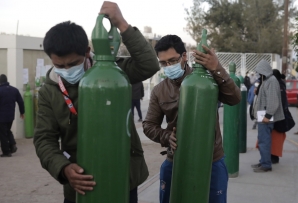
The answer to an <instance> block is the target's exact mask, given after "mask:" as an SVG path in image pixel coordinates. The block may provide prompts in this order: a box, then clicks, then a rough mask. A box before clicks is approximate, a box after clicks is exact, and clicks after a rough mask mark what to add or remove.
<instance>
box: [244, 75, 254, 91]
mask: <svg viewBox="0 0 298 203" xmlns="http://www.w3.org/2000/svg"><path fill="white" fill-rule="evenodd" d="M252 84H253V83H251V82H250V77H249V73H248V71H247V72H246V75H245V77H244V85H245V87H246V89H247V90H249V88H250V86H251V85H252Z"/></svg>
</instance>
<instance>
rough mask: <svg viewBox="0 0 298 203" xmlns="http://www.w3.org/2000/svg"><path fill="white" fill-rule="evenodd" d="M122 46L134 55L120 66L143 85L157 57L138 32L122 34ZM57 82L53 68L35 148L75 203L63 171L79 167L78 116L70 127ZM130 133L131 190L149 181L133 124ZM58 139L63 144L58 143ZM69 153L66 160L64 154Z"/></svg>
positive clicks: (74, 95)
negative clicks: (76, 165) (67, 167)
mask: <svg viewBox="0 0 298 203" xmlns="http://www.w3.org/2000/svg"><path fill="white" fill-rule="evenodd" d="M122 40H123V43H124V44H125V45H126V47H127V49H128V51H129V52H130V54H131V57H129V58H125V59H123V58H119V59H118V60H117V63H118V66H119V67H120V68H121V69H123V70H124V71H125V72H126V74H127V76H128V78H129V79H130V82H131V83H136V82H140V81H143V80H145V79H147V78H149V77H151V76H152V75H153V74H154V73H156V72H157V71H158V70H159V65H158V62H157V58H156V54H155V52H154V50H153V48H152V47H151V45H150V44H149V43H148V42H147V41H146V40H145V38H144V37H143V36H142V34H141V33H140V32H139V30H138V29H137V28H133V27H131V26H129V28H128V29H127V30H126V31H125V32H124V33H122ZM62 80H63V83H64V85H65V88H66V89H67V91H68V94H69V97H70V99H71V100H72V102H73V104H74V106H75V108H76V109H78V83H77V84H74V85H72V84H70V83H68V82H67V81H65V80H64V79H63V78H62ZM57 82H58V78H57V75H56V74H55V73H54V71H53V68H52V69H51V70H49V71H48V73H47V77H46V81H45V84H44V86H42V87H41V88H40V90H39V97H38V112H37V123H36V127H35V131H34V145H35V148H36V154H37V156H38V157H39V159H40V162H41V165H42V167H43V168H44V169H46V170H47V171H48V172H49V173H50V174H51V175H52V176H53V177H54V178H55V179H56V180H58V181H59V182H60V183H61V184H63V185H64V196H65V198H66V199H68V200H70V201H75V190H74V189H73V188H71V186H70V185H69V184H68V181H67V179H66V178H65V177H64V176H63V173H62V170H63V168H64V167H65V166H67V165H68V164H70V163H76V151H77V132H78V130H77V127H78V123H77V116H74V115H72V117H71V121H70V123H69V114H70V112H69V108H68V107H67V105H66V103H65V101H64V98H63V96H62V93H61V91H60V89H59V87H58V83H57ZM132 123H133V126H132V132H131V150H130V151H131V153H130V154H131V156H130V188H131V189H133V188H135V187H137V186H138V185H140V184H141V183H142V182H144V181H145V180H146V178H147V177H148V168H147V165H146V162H145V159H144V155H143V149H142V145H141V142H140V138H139V136H138V134H137V131H136V128H135V125H134V122H132ZM59 138H60V139H61V143H59ZM64 151H65V152H67V154H69V155H70V158H69V159H67V158H66V156H64V155H63V152H64Z"/></svg>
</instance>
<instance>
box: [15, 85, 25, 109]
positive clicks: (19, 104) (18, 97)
mask: <svg viewBox="0 0 298 203" xmlns="http://www.w3.org/2000/svg"><path fill="white" fill-rule="evenodd" d="M16 101H17V103H18V106H19V111H20V114H21V115H24V113H25V106H24V100H23V98H22V96H21V94H20V92H19V90H17V99H16Z"/></svg>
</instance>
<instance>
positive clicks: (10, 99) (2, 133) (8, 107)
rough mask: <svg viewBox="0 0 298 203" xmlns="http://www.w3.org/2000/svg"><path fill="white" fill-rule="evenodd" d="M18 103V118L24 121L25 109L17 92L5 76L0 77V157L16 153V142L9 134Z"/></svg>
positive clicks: (10, 133)
mask: <svg viewBox="0 0 298 203" xmlns="http://www.w3.org/2000/svg"><path fill="white" fill-rule="evenodd" d="M16 103H18V106H19V111H20V117H21V118H22V119H24V113H25V107H24V101H23V98H22V96H21V94H20V92H19V90H18V89H17V88H15V87H13V86H11V85H9V82H8V81H7V77H6V75H4V74H2V75H0V141H1V150H2V154H1V155H0V156H1V157H11V154H12V153H15V152H16V151H17V146H16V141H15V139H14V136H13V134H12V132H11V126H12V123H13V120H14V119H15V106H16Z"/></svg>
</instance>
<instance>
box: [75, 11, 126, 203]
mask: <svg viewBox="0 0 298 203" xmlns="http://www.w3.org/2000/svg"><path fill="white" fill-rule="evenodd" d="M103 19H104V15H98V17H97V20H96V24H95V27H94V29H93V32H92V43H93V46H94V50H95V56H94V60H95V61H96V63H95V64H94V65H93V66H92V67H91V68H90V69H89V70H88V71H86V73H85V75H84V76H83V78H82V79H81V81H80V84H79V100H78V141H77V143H78V145H77V146H78V148H77V150H78V151H77V163H78V165H79V166H81V167H82V168H83V169H84V173H85V174H90V175H93V176H94V181H95V182H96V186H95V187H94V189H93V191H90V192H86V194H85V195H80V194H77V201H76V202H77V203H100V202H102V203H108V202H111V203H128V201H129V191H130V186H129V168H130V130H131V129H130V126H131V124H132V123H131V119H132V118H131V112H130V111H131V110H130V109H131V85H130V83H129V79H128V77H127V76H126V74H125V73H124V72H123V71H122V70H121V69H120V68H119V67H118V66H117V64H116V63H115V60H116V54H117V52H118V49H119V46H120V40H121V39H120V34H119V33H118V31H117V28H116V27H114V26H113V25H111V30H110V31H109V32H107V30H106V29H105V28H104V26H103V23H102V21H103Z"/></svg>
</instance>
